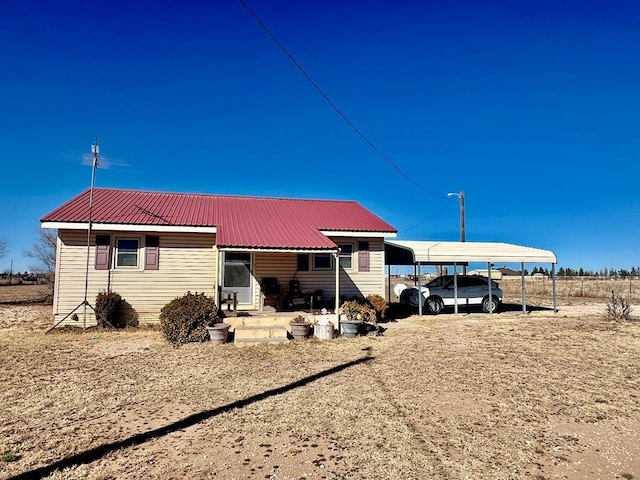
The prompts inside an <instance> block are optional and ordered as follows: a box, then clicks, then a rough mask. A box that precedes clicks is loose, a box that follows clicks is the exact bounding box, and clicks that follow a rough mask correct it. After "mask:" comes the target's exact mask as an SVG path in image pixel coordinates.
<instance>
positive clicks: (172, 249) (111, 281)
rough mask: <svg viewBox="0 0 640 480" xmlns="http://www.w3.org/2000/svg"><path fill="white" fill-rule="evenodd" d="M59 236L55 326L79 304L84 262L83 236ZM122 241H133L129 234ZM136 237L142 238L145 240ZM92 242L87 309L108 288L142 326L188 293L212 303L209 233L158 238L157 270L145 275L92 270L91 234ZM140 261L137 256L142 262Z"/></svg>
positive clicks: (213, 274)
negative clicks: (118, 296) (173, 301)
mask: <svg viewBox="0 0 640 480" xmlns="http://www.w3.org/2000/svg"><path fill="white" fill-rule="evenodd" d="M100 233H101V234H102V232H100ZM60 235H61V239H62V248H61V250H60V271H59V282H58V292H57V304H56V305H55V306H54V308H55V314H56V321H59V320H60V319H62V317H64V316H65V315H66V314H68V313H69V312H70V311H71V310H72V309H73V308H75V307H76V306H77V305H78V304H80V303H81V302H82V300H83V297H84V283H85V267H86V258H87V257H86V255H87V248H86V233H85V234H84V235H83V234H82V232H74V231H63V232H61V233H60ZM117 236H119V235H118V233H117V232H113V233H112V243H113V238H115V237H117ZM121 236H123V237H124V236H126V237H129V238H132V237H135V235H131V234H130V233H127V234H121ZM140 237H141V239H142V237H143V235H141V236H140ZM91 243H92V246H91V248H90V252H89V276H88V278H89V288H88V295H87V300H88V301H89V302H90V303H91V304H93V303H94V300H95V297H96V295H97V293H98V292H99V291H100V290H108V289H111V290H112V291H114V292H117V293H119V294H120V295H121V296H122V298H123V299H124V300H126V301H127V302H128V303H129V304H130V305H131V306H132V308H133V309H134V310H135V311H136V313H137V314H138V316H139V320H140V322H142V323H145V322H154V321H157V320H158V315H159V314H160V309H161V308H162V307H163V306H164V305H165V304H166V303H167V302H169V301H171V300H172V299H174V298H176V297H179V296H182V295H184V293H186V292H187V291H191V292H203V293H205V294H207V295H211V296H213V297H214V298H215V293H216V292H215V285H216V271H217V268H216V258H217V256H216V253H215V250H214V248H213V246H214V243H215V235H213V234H160V269H159V270H147V271H145V270H142V269H136V270H127V269H111V270H102V271H101V270H95V269H94V265H93V262H94V257H95V250H94V246H93V245H95V236H94V235H92V242H91ZM143 260H144V258H143V256H142V252H141V255H140V261H141V262H142V261H143ZM81 310H82V309H81ZM90 313H91V316H90V318H91V322H92V323H95V318H94V316H93V312H91V311H90ZM80 316H81V315H80ZM81 320H82V319H81ZM66 323H73V322H69V321H65V324H66Z"/></svg>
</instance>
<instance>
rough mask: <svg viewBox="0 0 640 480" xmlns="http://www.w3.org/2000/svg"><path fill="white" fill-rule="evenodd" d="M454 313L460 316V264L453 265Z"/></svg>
mask: <svg viewBox="0 0 640 480" xmlns="http://www.w3.org/2000/svg"><path fill="white" fill-rule="evenodd" d="M453 305H454V307H453V311H454V313H455V314H456V315H457V314H458V264H457V263H455V262H454V263H453Z"/></svg>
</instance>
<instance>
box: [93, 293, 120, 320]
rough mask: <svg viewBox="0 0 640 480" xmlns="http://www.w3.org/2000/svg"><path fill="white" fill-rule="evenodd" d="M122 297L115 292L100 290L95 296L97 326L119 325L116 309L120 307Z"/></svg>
mask: <svg viewBox="0 0 640 480" xmlns="http://www.w3.org/2000/svg"><path fill="white" fill-rule="evenodd" d="M121 301H122V297H120V295H119V294H118V293H116V292H106V291H104V290H103V291H101V292H99V293H98V295H97V296H96V307H95V311H96V321H97V322H98V326H99V327H103V328H105V327H108V326H113V327H119V326H120V325H118V324H117V322H118V309H119V308H120V302H121Z"/></svg>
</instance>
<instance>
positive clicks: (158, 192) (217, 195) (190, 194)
mask: <svg viewBox="0 0 640 480" xmlns="http://www.w3.org/2000/svg"><path fill="white" fill-rule="evenodd" d="M89 190H90V189H89V188H87V189H85V190H83V191H82V192H81V193H80V194H82V193H84V192H87V191H89ZM94 191H101V192H129V193H145V194H151V195H180V196H185V197H207V198H233V199H241V198H246V199H248V200H287V201H291V200H293V201H296V202H332V203H352V204H357V205H360V204H359V203H358V202H357V201H356V200H336V199H331V198H329V199H328V198H298V197H274V196H263V195H234V194H230V193H193V192H170V191H163V190H139V189H133V188H118V187H94Z"/></svg>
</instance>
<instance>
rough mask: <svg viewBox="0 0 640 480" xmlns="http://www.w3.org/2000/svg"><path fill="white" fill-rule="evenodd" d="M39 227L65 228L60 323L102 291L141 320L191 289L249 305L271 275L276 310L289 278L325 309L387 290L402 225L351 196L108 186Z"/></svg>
mask: <svg viewBox="0 0 640 480" xmlns="http://www.w3.org/2000/svg"><path fill="white" fill-rule="evenodd" d="M41 225H42V227H43V228H55V229H57V230H58V245H57V252H56V277H55V278H56V281H55V286H54V305H53V310H54V317H55V318H54V323H58V322H59V321H60V320H62V319H64V318H65V316H67V315H69V313H70V312H72V311H73V310H74V309H76V308H77V307H78V305H81V304H83V302H84V299H85V295H86V299H87V301H88V302H89V303H93V301H94V299H95V297H96V294H97V293H98V292H99V291H102V290H111V291H114V292H117V293H119V294H120V295H121V296H122V297H123V299H125V300H126V302H127V304H128V305H129V306H130V308H131V309H133V310H134V311H135V314H136V315H137V317H138V319H139V321H140V322H141V323H148V322H156V321H158V317H159V314H160V310H161V308H162V307H163V306H164V305H165V304H166V303H167V302H169V301H171V300H173V299H174V298H176V297H179V296H182V295H184V293H186V292H187V291H191V292H202V293H205V294H207V295H210V296H213V297H214V298H218V301H220V299H221V298H223V299H224V298H228V297H230V296H231V295H232V294H233V295H235V296H236V299H237V304H238V305H237V306H238V309H244V310H258V309H261V308H262V307H263V304H264V301H265V298H266V297H267V295H266V293H267V292H265V285H268V289H267V290H270V291H271V293H276V296H277V297H278V298H277V299H276V302H275V303H276V305H274V306H277V307H278V308H281V307H282V300H283V298H286V296H287V295H288V294H289V293H290V292H288V290H289V287H290V285H291V286H292V287H293V288H298V287H299V290H301V291H302V292H305V291H313V292H314V293H315V294H316V295H317V300H316V302H317V303H319V302H322V303H323V304H325V305H326V306H327V307H328V308H335V307H336V306H337V304H338V301H339V297H340V296H343V295H346V296H352V295H362V296H366V295H370V294H377V295H381V296H384V293H385V292H384V287H385V277H384V266H385V258H384V255H385V247H384V237H395V235H396V230H395V229H394V228H393V227H392V226H391V225H389V224H388V223H386V222H384V221H383V220H382V219H380V218H379V217H377V216H376V215H374V214H373V213H371V212H370V211H369V210H367V209H365V208H364V207H363V206H361V205H359V204H358V203H356V202H352V201H333V200H306V199H290V198H265V197H244V196H228V195H208V194H207V195H205V194H186V193H168V192H152V191H134V190H120V189H107V188H95V189H93V190H91V189H88V190H86V191H84V192H82V193H80V194H79V195H77V196H76V197H74V198H72V199H71V200H69V201H68V202H66V203H64V204H63V205H62V206H60V207H59V208H57V209H55V210H54V211H52V212H51V213H49V214H47V215H45V216H44V217H43V218H42V219H41ZM317 303H316V306H318V305H317ZM89 313H91V314H92V313H93V312H89ZM91 320H94V318H93V317H92V318H91ZM64 322H67V323H71V322H70V321H69V320H64ZM64 322H63V324H64Z"/></svg>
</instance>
